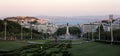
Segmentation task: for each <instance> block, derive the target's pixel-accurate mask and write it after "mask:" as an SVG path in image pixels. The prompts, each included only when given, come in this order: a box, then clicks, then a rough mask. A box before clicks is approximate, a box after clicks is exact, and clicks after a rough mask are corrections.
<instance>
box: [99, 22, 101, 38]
mask: <svg viewBox="0 0 120 56" xmlns="http://www.w3.org/2000/svg"><path fill="white" fill-rule="evenodd" d="M100 26H101V22H99V40H100V37H101V36H100V34H101V33H100V32H101V31H100Z"/></svg>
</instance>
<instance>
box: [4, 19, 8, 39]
mask: <svg viewBox="0 0 120 56" xmlns="http://www.w3.org/2000/svg"><path fill="white" fill-rule="evenodd" d="M4 24H5V35H4V40H7V37H6V28H7V22H6V21H5V23H4Z"/></svg>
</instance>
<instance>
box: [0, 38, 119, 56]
mask: <svg viewBox="0 0 120 56" xmlns="http://www.w3.org/2000/svg"><path fill="white" fill-rule="evenodd" d="M33 41H35V42H45V41H46V40H33ZM25 45H27V44H26V43H25V41H0V50H13V49H17V48H20V47H22V46H25ZM69 51H70V52H71V53H72V56H120V53H119V52H120V45H111V44H103V43H98V42H86V41H82V40H74V41H72V48H71V49H69Z"/></svg>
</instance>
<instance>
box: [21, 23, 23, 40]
mask: <svg viewBox="0 0 120 56" xmlns="http://www.w3.org/2000/svg"><path fill="white" fill-rule="evenodd" d="M22 25H23V24H22V23H21V40H23V27H22Z"/></svg>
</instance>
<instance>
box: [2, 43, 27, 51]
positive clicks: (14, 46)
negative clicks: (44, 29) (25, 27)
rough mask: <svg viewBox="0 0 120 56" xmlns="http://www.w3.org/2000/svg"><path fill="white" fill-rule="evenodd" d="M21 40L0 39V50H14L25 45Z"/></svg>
mask: <svg viewBox="0 0 120 56" xmlns="http://www.w3.org/2000/svg"><path fill="white" fill-rule="evenodd" d="M25 45H26V44H25V43H24V42H23V41H0V50H8V51H9V50H14V49H17V48H20V47H22V46H25Z"/></svg>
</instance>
